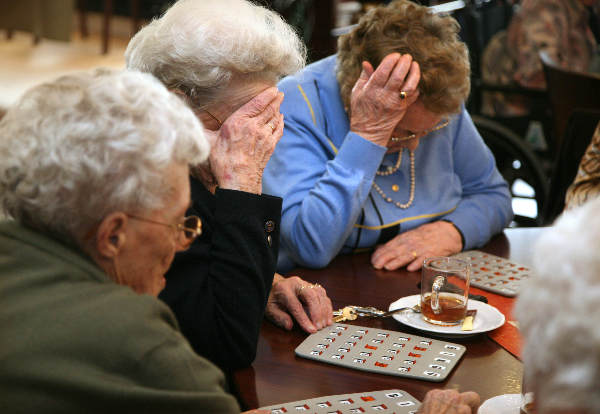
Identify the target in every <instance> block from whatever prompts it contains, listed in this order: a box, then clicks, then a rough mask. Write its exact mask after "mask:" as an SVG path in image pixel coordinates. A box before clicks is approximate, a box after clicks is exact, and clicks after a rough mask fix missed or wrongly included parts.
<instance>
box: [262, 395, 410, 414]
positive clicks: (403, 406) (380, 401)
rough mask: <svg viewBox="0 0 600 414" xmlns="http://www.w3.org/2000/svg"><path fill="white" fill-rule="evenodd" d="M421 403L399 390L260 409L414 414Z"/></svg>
mask: <svg viewBox="0 0 600 414" xmlns="http://www.w3.org/2000/svg"><path fill="white" fill-rule="evenodd" d="M420 405H421V403H420V402H419V401H418V400H417V399H415V397H413V396H412V395H410V394H409V393H407V392H405V391H401V390H386V391H372V392H360V393H356V394H340V395H329V396H326V397H319V398H311V399H310V400H301V401H295V402H291V403H285V404H277V405H271V406H269V407H262V408H260V410H270V411H271V414H284V413H297V412H301V411H310V412H311V413H317V414H349V413H370V412H378V413H392V412H393V413H396V414H415V413H416V412H417V410H418V409H419V406H420Z"/></svg>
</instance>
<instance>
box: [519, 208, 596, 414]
mask: <svg viewBox="0 0 600 414" xmlns="http://www.w3.org/2000/svg"><path fill="white" fill-rule="evenodd" d="M599 211H600V199H596V200H595V201H592V202H589V203H587V204H584V205H583V206H582V207H580V208H577V209H575V210H572V211H568V212H566V213H564V214H563V215H562V216H561V217H560V218H559V219H558V220H557V221H556V223H555V224H554V225H553V226H552V227H551V228H549V229H548V230H546V231H544V233H543V234H542V236H541V237H540V240H539V241H538V243H537V244H536V247H535V253H534V268H535V271H536V276H535V277H534V278H532V279H531V281H530V282H529V283H528V284H527V285H526V288H525V289H523V291H522V293H521V294H520V296H519V299H518V301H517V306H516V309H515V314H516V315H517V317H518V320H519V324H520V329H521V331H522V333H523V335H524V338H525V348H524V352H523V360H524V363H525V371H526V380H527V381H528V382H531V383H532V384H534V388H535V389H536V392H537V394H536V402H537V404H538V407H539V409H540V411H541V412H544V411H547V410H548V409H549V408H552V409H555V410H568V409H580V410H587V412H590V413H600V392H599V390H600V325H599V321H600V254H599V253H598V248H599V247H600V214H599V213H598V212H599Z"/></svg>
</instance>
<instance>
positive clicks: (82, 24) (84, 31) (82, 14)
mask: <svg viewBox="0 0 600 414" xmlns="http://www.w3.org/2000/svg"><path fill="white" fill-rule="evenodd" d="M77 9H78V11H79V33H80V34H81V37H82V38H86V37H88V36H89V32H88V27H87V5H86V0H77Z"/></svg>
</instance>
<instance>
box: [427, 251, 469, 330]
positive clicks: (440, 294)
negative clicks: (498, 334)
mask: <svg viewBox="0 0 600 414" xmlns="http://www.w3.org/2000/svg"><path fill="white" fill-rule="evenodd" d="M470 276H471V265H470V264H469V263H467V262H465V261H463V260H460V259H455V258H452V257H432V258H429V259H427V260H425V262H424V264H423V270H422V276H421V313H422V314H423V319H424V320H425V321H427V322H429V323H433V324H436V325H458V324H460V323H461V322H462V321H463V319H464V318H465V316H466V313H467V303H468V297H469V283H470Z"/></svg>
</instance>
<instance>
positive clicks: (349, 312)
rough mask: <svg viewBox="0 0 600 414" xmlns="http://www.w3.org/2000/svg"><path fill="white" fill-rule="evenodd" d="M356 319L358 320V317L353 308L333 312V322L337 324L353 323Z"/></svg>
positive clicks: (348, 307)
mask: <svg viewBox="0 0 600 414" xmlns="http://www.w3.org/2000/svg"><path fill="white" fill-rule="evenodd" d="M356 318H358V315H357V314H356V311H355V310H354V309H353V307H352V306H346V307H345V308H343V309H340V310H337V311H333V321H334V322H335V323H339V322H344V321H353V320H355V319H356Z"/></svg>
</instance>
